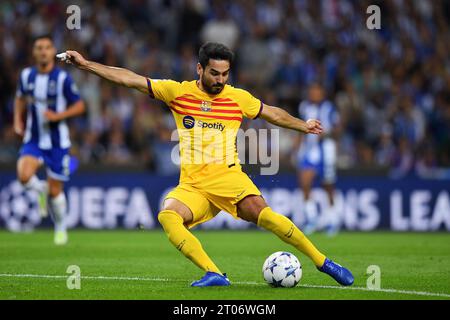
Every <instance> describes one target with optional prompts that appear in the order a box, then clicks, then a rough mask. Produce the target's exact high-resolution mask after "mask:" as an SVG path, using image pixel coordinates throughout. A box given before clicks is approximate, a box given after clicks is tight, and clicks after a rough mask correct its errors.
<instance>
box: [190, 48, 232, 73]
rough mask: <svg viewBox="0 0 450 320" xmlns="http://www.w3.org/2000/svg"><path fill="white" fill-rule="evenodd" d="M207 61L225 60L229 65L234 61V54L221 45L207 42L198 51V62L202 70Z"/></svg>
mask: <svg viewBox="0 0 450 320" xmlns="http://www.w3.org/2000/svg"><path fill="white" fill-rule="evenodd" d="M209 59H214V60H227V61H228V62H229V63H230V65H231V64H232V63H233V60H234V53H233V51H231V50H230V49H228V48H227V47H226V46H225V45H223V44H221V43H217V42H207V43H205V44H204V45H202V46H201V47H200V50H199V51H198V62H199V63H200V64H201V65H202V67H203V69H204V68H206V66H207V65H208V63H209Z"/></svg>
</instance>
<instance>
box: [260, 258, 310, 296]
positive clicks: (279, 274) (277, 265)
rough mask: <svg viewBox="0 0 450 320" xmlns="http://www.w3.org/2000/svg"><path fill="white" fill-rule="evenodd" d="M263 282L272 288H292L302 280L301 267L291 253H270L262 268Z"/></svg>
mask: <svg viewBox="0 0 450 320" xmlns="http://www.w3.org/2000/svg"><path fill="white" fill-rule="evenodd" d="M262 272H263V276H264V280H266V282H267V283H268V284H269V285H270V286H272V287H284V288H292V287H295V286H296V285H297V283H298V282H299V281H300V279H301V278H302V265H301V264H300V261H298V259H297V257H296V256H294V255H293V254H292V253H289V252H284V251H278V252H275V253H272V254H271V255H270V256H269V257H268V258H267V259H266V261H264V265H263V268H262Z"/></svg>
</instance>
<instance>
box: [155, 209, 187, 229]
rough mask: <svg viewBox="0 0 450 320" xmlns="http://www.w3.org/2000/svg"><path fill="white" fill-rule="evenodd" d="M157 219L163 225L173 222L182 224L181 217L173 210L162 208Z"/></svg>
mask: <svg viewBox="0 0 450 320" xmlns="http://www.w3.org/2000/svg"><path fill="white" fill-rule="evenodd" d="M158 221H159V223H160V224H161V225H162V226H163V227H165V226H167V225H169V224H174V223H179V224H183V218H182V217H181V216H180V215H179V214H178V213H176V212H175V211H173V210H163V211H161V212H159V213H158Z"/></svg>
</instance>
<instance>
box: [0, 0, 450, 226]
mask: <svg viewBox="0 0 450 320" xmlns="http://www.w3.org/2000/svg"><path fill="white" fill-rule="evenodd" d="M71 4H77V5H79V6H80V8H81V17H82V21H81V29H80V30H68V29H67V28H66V19H67V17H68V14H67V13H66V8H67V6H68V5H71ZM371 4H376V5H378V6H379V7H380V8H381V26H382V29H381V30H369V29H367V28H366V19H367V17H368V14H367V13H366V8H367V7H368V6H369V5H371ZM449 21H450V2H449V1H444V0H441V1H406V0H405V1H346V0H342V1H337V0H336V1H333V0H322V1H302V0H298V1H247V0H245V1H244V0H242V1H231V2H226V1H204V0H192V1H182V0H180V1H162V0H161V1H159V0H155V1H150V0H149V1H140V0H134V1H95V2H88V1H85V2H81V1H67V2H64V1H2V2H1V3H0V45H1V51H0V87H1V88H2V89H1V90H0V105H1V109H0V166H1V170H0V226H2V227H4V228H7V229H10V230H16V231H18V230H24V229H32V228H35V227H36V226H50V221H49V220H48V219H47V220H46V221H41V219H40V217H39V216H38V214H37V211H36V208H35V207H36V205H35V195H33V194H26V193H24V192H23V190H22V189H21V188H20V186H19V185H18V184H17V182H15V181H14V179H15V176H14V168H15V161H16V160H17V152H18V149H19V147H20V141H19V139H18V138H17V137H16V136H15V134H14V132H13V127H12V114H13V98H14V92H15V88H16V83H17V79H18V74H19V72H20V70H21V68H23V67H25V66H27V65H30V64H32V58H31V43H32V38H33V37H34V36H36V35H39V34H42V33H51V34H52V35H53V36H54V40H55V45H56V47H57V49H58V51H63V50H65V49H68V48H71V49H75V50H79V51H80V52H82V53H84V54H85V55H86V56H87V57H89V59H92V60H95V61H99V62H102V63H105V64H108V65H115V66H122V67H126V68H129V69H131V70H133V71H136V72H137V73H140V74H143V75H148V76H151V77H153V78H172V79H175V80H183V79H193V78H195V76H196V75H195V65H196V62H197V61H196V52H197V50H198V48H199V46H200V45H201V44H202V43H203V42H205V41H208V40H213V41H218V42H223V43H225V44H227V45H228V46H230V47H231V48H232V49H233V50H235V52H236V54H237V61H236V64H235V66H234V69H233V72H232V83H233V84H235V85H237V86H240V87H243V88H246V89H248V90H250V91H251V92H252V93H253V94H254V95H255V96H257V97H259V98H261V99H262V100H263V101H264V102H265V103H267V104H273V105H277V106H282V107H284V108H285V109H286V110H288V111H289V112H290V113H292V114H294V115H295V114H297V106H298V104H299V102H300V101H301V100H303V99H305V98H306V88H307V86H308V84H310V83H312V82H314V81H320V82H321V83H323V84H324V85H325V88H326V92H327V96H328V98H329V99H330V100H332V101H333V102H334V103H335V104H336V106H337V107H338V109H339V111H340V113H341V117H342V124H343V129H344V130H343V132H342V134H341V135H340V138H339V143H338V145H339V149H338V150H339V156H338V168H339V180H338V184H337V186H338V189H339V191H338V194H339V196H338V202H339V206H340V212H341V215H342V221H343V225H344V227H346V228H347V229H351V230H374V229H378V228H385V229H392V230H418V231H434V230H442V229H443V230H447V231H448V230H450V169H449V168H450V135H449V132H450V41H449V40H450V39H449V38H450V31H449ZM69 71H70V72H71V74H72V75H73V76H74V78H75V80H76V82H77V84H78V86H79V88H80V91H81V95H82V97H83V99H84V100H85V102H86V103H87V107H88V112H87V114H86V115H85V116H84V117H82V118H77V119H73V120H72V121H70V128H71V137H72V142H73V153H74V154H75V155H76V156H77V157H78V158H79V159H80V161H81V168H80V170H79V171H78V172H77V173H76V174H75V175H74V177H73V179H72V181H71V182H70V183H69V184H68V185H67V188H66V191H67V193H68V196H69V207H70V219H69V221H71V226H72V227H75V226H79V227H86V228H94V229H102V228H116V227H125V228H132V229H133V228H141V227H144V228H153V227H157V223H155V221H156V219H155V216H156V214H157V212H158V208H159V203H160V199H161V197H162V196H163V195H164V192H166V191H167V189H168V188H170V187H171V186H174V185H176V183H177V175H178V167H177V166H176V165H174V164H173V163H172V162H170V161H167V159H169V158H170V152H171V150H172V148H173V147H174V144H175V143H176V142H172V141H170V135H171V132H172V131H173V130H174V129H175V124H174V122H173V119H172V117H171V115H170V113H169V111H168V109H167V108H166V107H164V106H162V105H161V104H160V103H159V102H157V101H154V100H151V99H149V98H148V97H146V96H145V95H142V94H139V93H134V92H132V91H131V90H128V89H124V88H118V87H115V86H112V85H111V84H109V83H107V82H106V81H101V80H99V79H98V78H97V77H95V76H91V75H88V74H86V73H81V72H79V71H77V70H76V69H74V68H69ZM243 127H244V128H249V127H253V128H272V127H270V126H268V125H267V124H266V123H265V122H263V121H262V120H256V121H251V122H250V121H248V122H245V123H244V124H243ZM295 134H296V133H294V132H291V131H287V130H281V131H280V146H279V147H280V163H281V169H282V170H281V172H280V175H277V176H258V174H257V170H256V168H257V166H246V167H245V170H246V171H247V172H248V173H249V174H251V175H252V178H254V179H255V181H256V183H257V185H258V186H259V187H260V188H261V189H263V191H264V195H265V196H266V198H267V199H268V201H269V203H270V204H271V205H272V206H273V207H274V209H275V210H277V211H279V212H282V213H283V214H286V215H288V216H291V217H293V218H294V220H295V221H296V222H297V223H298V224H300V225H301V224H302V223H303V215H302V212H301V211H299V210H298V208H300V207H301V197H300V193H299V191H298V188H297V186H296V178H295V171H294V163H295V148H294V146H293V144H292V142H293V141H294V140H295V139H294V138H295ZM313 197H314V198H315V199H316V201H317V203H318V205H319V211H320V210H321V204H322V203H323V202H324V201H325V197H324V194H323V193H322V192H321V191H320V190H319V189H316V190H315V192H314V195H313ZM148 212H151V213H152V215H147V213H148ZM206 227H209V228H222V227H229V228H246V227H248V224H246V223H244V222H241V221H235V220H231V219H230V218H229V217H227V216H226V215H223V216H221V217H220V218H219V219H216V221H212V222H211V223H210V224H209V225H206Z"/></svg>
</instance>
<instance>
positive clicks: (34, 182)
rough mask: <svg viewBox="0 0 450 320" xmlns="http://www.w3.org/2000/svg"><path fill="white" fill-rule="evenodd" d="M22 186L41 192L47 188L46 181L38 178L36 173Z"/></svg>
mask: <svg viewBox="0 0 450 320" xmlns="http://www.w3.org/2000/svg"><path fill="white" fill-rule="evenodd" d="M23 186H24V188H25V189H29V190H35V191H37V192H43V191H46V190H47V181H45V180H40V179H39V178H38V177H37V176H36V175H34V176H32V177H31V178H30V180H28V182H27V183H25V184H24V185H23Z"/></svg>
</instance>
